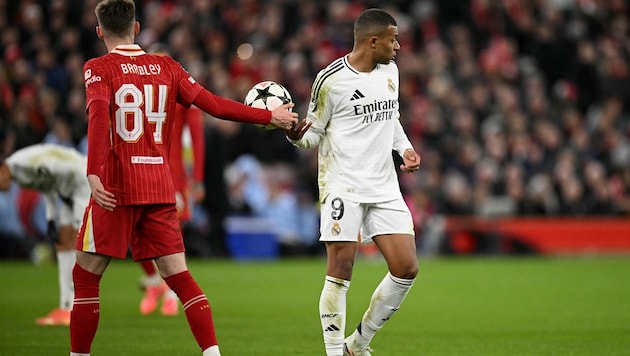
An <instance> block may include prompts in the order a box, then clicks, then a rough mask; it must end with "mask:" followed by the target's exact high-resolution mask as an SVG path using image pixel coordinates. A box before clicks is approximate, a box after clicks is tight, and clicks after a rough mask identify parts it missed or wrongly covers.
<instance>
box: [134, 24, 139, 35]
mask: <svg viewBox="0 0 630 356" xmlns="http://www.w3.org/2000/svg"><path fill="white" fill-rule="evenodd" d="M139 33H140V22H138V21H136V23H135V25H134V27H133V35H134V36H137V35H138V34H139Z"/></svg>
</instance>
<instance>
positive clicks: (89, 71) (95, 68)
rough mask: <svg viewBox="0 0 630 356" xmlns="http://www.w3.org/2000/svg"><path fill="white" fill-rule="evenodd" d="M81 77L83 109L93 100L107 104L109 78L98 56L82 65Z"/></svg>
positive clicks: (108, 99) (108, 98)
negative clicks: (83, 82) (83, 96)
mask: <svg viewBox="0 0 630 356" xmlns="http://www.w3.org/2000/svg"><path fill="white" fill-rule="evenodd" d="M83 78H84V80H85V110H86V111H87V110H88V108H89V107H90V105H92V103H93V102H94V101H98V100H101V101H104V102H105V103H106V104H107V105H109V103H110V100H111V98H110V97H109V92H110V90H109V84H108V83H109V80H107V71H106V69H105V67H104V66H102V65H101V62H100V61H99V58H95V59H91V60H89V61H87V62H86V63H85V65H84V66H83Z"/></svg>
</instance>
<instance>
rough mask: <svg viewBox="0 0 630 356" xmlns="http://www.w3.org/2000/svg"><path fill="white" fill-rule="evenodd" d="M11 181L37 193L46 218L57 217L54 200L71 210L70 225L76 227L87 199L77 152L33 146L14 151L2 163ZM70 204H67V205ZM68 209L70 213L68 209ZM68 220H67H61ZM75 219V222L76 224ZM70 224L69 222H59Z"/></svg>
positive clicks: (84, 167) (82, 159)
mask: <svg viewBox="0 0 630 356" xmlns="http://www.w3.org/2000/svg"><path fill="white" fill-rule="evenodd" d="M6 163H7V166H8V167H9V171H11V176H12V177H13V180H14V181H15V182H16V183H17V184H18V185H19V186H21V187H23V188H27V189H33V190H37V191H39V192H41V193H42V194H43V196H44V198H45V203H46V218H47V219H48V220H51V219H56V218H57V217H58V215H57V214H58V208H57V198H58V197H59V198H61V200H63V201H65V202H66V204H65V205H72V207H71V206H68V207H66V209H62V215H68V214H63V210H75V212H74V213H73V214H72V215H74V216H73V217H72V220H73V221H72V223H73V224H74V225H75V226H76V225H77V223H78V224H80V222H81V218H82V213H83V212H82V210H83V209H85V206H86V205H87V203H88V201H89V199H90V193H91V190H90V186H89V183H88V180H87V177H86V170H87V158H86V157H85V156H84V155H82V154H81V153H80V152H79V151H77V150H75V149H73V148H68V147H63V146H59V145H53V144H37V145H33V146H28V147H25V148H22V149H19V150H17V151H15V152H14V153H13V154H12V155H11V156H9V158H7V160H6ZM70 201H71V202H72V204H68V202H70ZM70 208H72V209H70ZM62 219H63V220H69V219H70V216H62ZM77 219H78V220H79V221H78V222H77ZM62 223H70V221H62Z"/></svg>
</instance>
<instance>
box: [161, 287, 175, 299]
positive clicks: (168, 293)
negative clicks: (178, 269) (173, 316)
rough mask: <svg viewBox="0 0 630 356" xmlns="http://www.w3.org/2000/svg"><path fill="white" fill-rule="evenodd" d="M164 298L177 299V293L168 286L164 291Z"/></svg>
mask: <svg viewBox="0 0 630 356" xmlns="http://www.w3.org/2000/svg"><path fill="white" fill-rule="evenodd" d="M164 299H177V294H175V292H173V290H172V289H170V288H169V289H168V290H167V291H166V293H164Z"/></svg>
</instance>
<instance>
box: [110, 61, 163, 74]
mask: <svg viewBox="0 0 630 356" xmlns="http://www.w3.org/2000/svg"><path fill="white" fill-rule="evenodd" d="M120 69H121V70H122V72H123V74H138V75H158V74H160V73H161V72H162V66H160V65H159V64H149V65H146V64H143V65H137V64H133V63H121V64H120Z"/></svg>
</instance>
